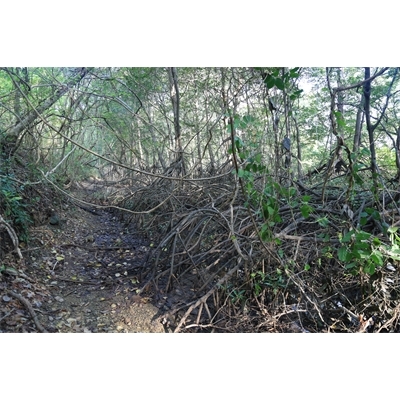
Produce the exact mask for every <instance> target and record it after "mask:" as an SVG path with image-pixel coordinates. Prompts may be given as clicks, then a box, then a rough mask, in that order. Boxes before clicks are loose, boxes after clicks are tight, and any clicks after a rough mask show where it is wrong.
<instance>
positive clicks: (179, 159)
mask: <svg viewBox="0 0 400 400" xmlns="http://www.w3.org/2000/svg"><path fill="white" fill-rule="evenodd" d="M168 78H169V85H170V95H171V102H172V109H173V112H174V131H175V151H176V155H175V160H176V167H177V169H178V173H179V174H180V175H181V174H183V175H185V174H186V169H185V163H184V159H183V150H182V143H181V126H180V124H179V100H180V98H179V88H178V76H177V73H176V68H175V67H169V68H168Z"/></svg>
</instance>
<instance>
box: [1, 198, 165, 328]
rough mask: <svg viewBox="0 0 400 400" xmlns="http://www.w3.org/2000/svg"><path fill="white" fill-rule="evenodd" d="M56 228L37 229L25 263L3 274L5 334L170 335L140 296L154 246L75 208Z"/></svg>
mask: <svg viewBox="0 0 400 400" xmlns="http://www.w3.org/2000/svg"><path fill="white" fill-rule="evenodd" d="M52 222H53V224H51V223H50V222H49V221H48V220H47V221H46V223H44V224H43V225H41V226H36V227H34V228H32V230H31V232H30V236H31V239H30V242H29V251H28V250H26V251H25V252H24V250H22V254H23V257H24V258H23V260H21V261H20V263H19V265H16V264H14V265H13V267H10V268H9V269H8V270H6V271H3V272H5V273H0V302H1V313H0V331H1V332H38V331H42V332H46V331H47V332H165V331H168V330H167V329H166V328H165V329H164V325H163V324H162V323H161V322H160V318H161V317H160V315H161V312H160V311H159V309H158V308H157V307H156V306H155V305H153V304H152V293H145V294H144V293H140V291H139V284H140V267H141V266H142V265H143V263H144V262H145V259H146V256H147V253H148V251H149V250H150V245H151V243H150V242H149V241H148V240H146V239H145V238H143V237H141V236H139V234H138V233H135V230H134V227H131V226H128V227H126V226H123V225H122V224H121V223H120V222H119V221H118V220H117V218H116V217H115V216H114V215H113V214H112V213H111V212H109V211H105V210H92V209H89V208H87V207H84V208H82V207H79V206H76V205H74V204H72V205H71V204H68V203H64V204H63V206H62V207H60V208H59V210H57V220H56V221H52ZM54 222H55V223H54ZM8 265H12V264H8ZM7 272H8V273H7Z"/></svg>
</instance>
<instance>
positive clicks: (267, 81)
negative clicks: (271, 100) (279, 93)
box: [264, 75, 275, 89]
mask: <svg viewBox="0 0 400 400" xmlns="http://www.w3.org/2000/svg"><path fill="white" fill-rule="evenodd" d="M264 82H265V84H266V85H267V88H268V89H272V88H273V87H274V86H275V78H274V77H273V76H271V75H268V76H267V77H266V78H265V80H264Z"/></svg>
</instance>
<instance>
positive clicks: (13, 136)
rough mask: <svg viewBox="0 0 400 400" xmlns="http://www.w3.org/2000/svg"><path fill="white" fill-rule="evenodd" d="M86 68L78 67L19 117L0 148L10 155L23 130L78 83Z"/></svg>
mask: <svg viewBox="0 0 400 400" xmlns="http://www.w3.org/2000/svg"><path fill="white" fill-rule="evenodd" d="M4 70H5V71H6V72H7V73H8V74H10V72H9V71H8V69H7V68H5V69H4ZM86 72H87V71H86V68H81V69H79V72H78V74H77V75H75V76H74V77H73V78H72V79H70V80H69V81H68V82H67V83H66V84H61V85H60V86H59V88H58V89H57V90H56V91H55V93H54V94H53V95H52V96H50V97H49V98H48V99H46V100H45V101H44V102H43V103H42V104H40V105H38V106H37V107H36V108H33V109H32V110H30V111H28V112H27V113H26V115H25V116H23V117H21V119H20V121H19V122H18V123H17V124H16V125H15V126H14V127H13V128H12V129H10V130H9V131H8V132H7V133H6V136H5V138H4V139H3V141H2V143H1V148H2V149H3V150H5V153H6V154H7V155H8V156H9V157H11V156H12V155H13V154H14V153H15V152H16V151H17V149H18V147H19V145H20V143H21V140H22V138H23V137H24V131H25V130H26V129H27V128H28V127H29V126H30V125H31V124H32V123H33V122H34V121H35V120H37V119H39V118H42V117H41V114H42V113H43V112H44V111H46V110H47V109H49V108H50V107H51V106H52V105H53V104H54V103H55V102H56V101H57V100H58V99H60V98H61V97H62V96H63V95H64V94H65V93H67V92H68V90H69V89H70V88H72V87H73V86H75V85H76V84H78V83H79V82H80V81H81V80H82V79H83V77H84V76H85V75H86Z"/></svg>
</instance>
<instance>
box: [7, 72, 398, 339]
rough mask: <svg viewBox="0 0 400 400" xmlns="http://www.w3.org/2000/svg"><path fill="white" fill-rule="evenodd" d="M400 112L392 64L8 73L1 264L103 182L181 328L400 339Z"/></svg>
mask: <svg viewBox="0 0 400 400" xmlns="http://www.w3.org/2000/svg"><path fill="white" fill-rule="evenodd" d="M399 101H400V86H399V70H398V68H386V67H385V68H370V67H365V68H336V67H335V68H297V67H296V68H270V67H253V68H174V67H171V68H89V67H82V68H1V69H0V157H1V158H0V161H1V164H0V182H1V186H0V200H1V206H0V235H1V239H2V241H1V249H0V256H1V258H2V260H1V261H0V271H3V272H4V271H6V270H7V266H8V263H9V262H10V261H9V258H8V257H9V256H10V254H11V253H12V254H13V255H14V256H15V257H19V258H21V259H22V257H23V256H22V254H21V252H20V247H21V243H22V244H23V246H24V248H25V249H26V250H27V252H28V254H29V230H30V228H31V227H32V226H34V225H39V224H41V223H43V221H44V220H45V219H46V218H48V217H50V216H51V213H52V210H51V204H50V203H51V201H50V199H51V197H52V196H55V195H57V196H66V198H68V196H71V195H72V196H73V190H74V189H77V188H80V187H81V185H82V183H83V182H90V184H91V185H93V186H94V187H95V188H96V190H95V191H93V192H92V194H91V196H90V197H86V198H85V199H83V200H84V201H85V202H86V203H85V204H88V203H92V204H93V205H95V206H96V207H98V208H104V209H107V210H112V211H113V212H114V213H116V215H118V217H119V218H120V219H121V220H123V221H124V222H125V223H126V224H130V223H135V224H136V226H137V229H140V230H141V231H142V232H143V235H147V236H148V237H149V238H151V240H152V242H153V243H154V246H153V247H152V251H151V252H150V254H149V256H148V258H147V261H146V263H145V265H143V268H142V271H141V283H142V288H141V290H142V291H146V290H149V288H151V291H152V293H153V294H154V295H155V296H156V295H161V296H164V297H165V298H167V297H170V298H171V299H172V298H173V299H174V300H173V301H171V304H170V312H169V315H173V316H174V317H176V318H174V319H173V322H171V323H172V324H173V327H174V329H175V330H176V331H180V330H192V331H202V330H207V331H208V330H215V331H232V332H237V331H253V332H260V331H325V332H326V331H351V332H355V331H367V330H375V331H397V330H398V319H399V316H400V306H399V302H398V299H399V294H400V293H399V288H398V274H397V266H398V261H399V260H400V249H399V245H400V236H399V235H398V232H397V229H398V226H399V220H400V209H399V201H400V192H399V184H400V126H399V122H398V121H399V119H398V113H399V112H400V109H399ZM0 273H1V272H0Z"/></svg>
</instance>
